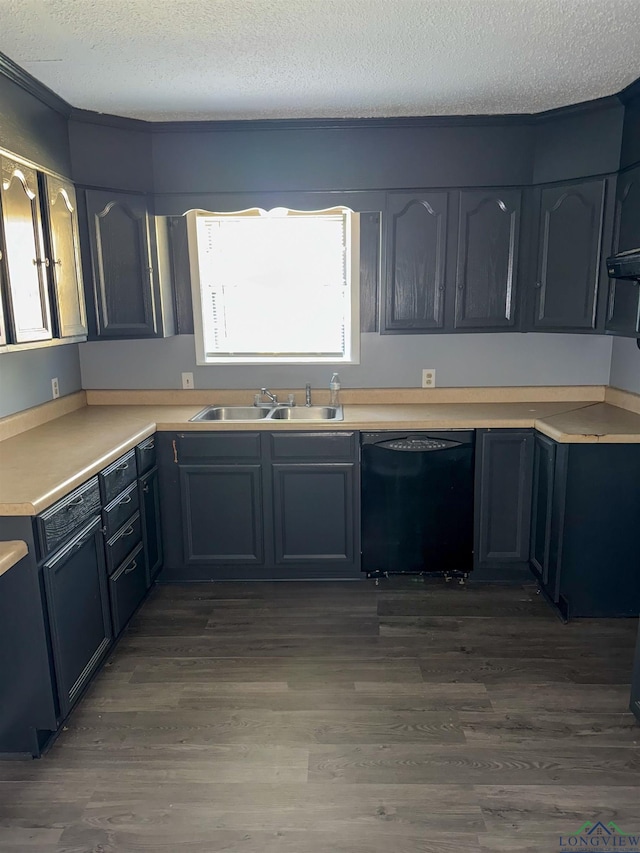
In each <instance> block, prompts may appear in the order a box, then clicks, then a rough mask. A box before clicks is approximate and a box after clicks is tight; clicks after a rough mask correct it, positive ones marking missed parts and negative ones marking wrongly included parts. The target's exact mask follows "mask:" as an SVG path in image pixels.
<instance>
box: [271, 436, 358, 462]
mask: <svg viewBox="0 0 640 853" xmlns="http://www.w3.org/2000/svg"><path fill="white" fill-rule="evenodd" d="M271 452H272V456H273V458H274V459H353V458H354V457H355V452H356V443H355V433H353V432H306V433H287V434H286V435H284V434H279V435H274V434H272V435H271Z"/></svg>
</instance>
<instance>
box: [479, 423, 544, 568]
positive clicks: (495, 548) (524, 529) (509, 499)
mask: <svg viewBox="0 0 640 853" xmlns="http://www.w3.org/2000/svg"><path fill="white" fill-rule="evenodd" d="M533 458H534V432H533V430H530V429H526V430H515V429H489V430H487V429H479V430H476V471H475V522H474V569H473V574H472V575H471V578H470V580H472V581H500V580H505V581H508V580H514V581H516V580H522V579H526V578H527V577H528V576H529V572H528V565H527V563H528V559H529V525H530V517H531V480H532V473H533Z"/></svg>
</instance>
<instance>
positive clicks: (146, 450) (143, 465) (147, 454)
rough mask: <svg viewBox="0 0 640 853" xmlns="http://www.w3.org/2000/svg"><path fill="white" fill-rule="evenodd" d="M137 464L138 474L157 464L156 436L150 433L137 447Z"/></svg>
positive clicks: (144, 472)
mask: <svg viewBox="0 0 640 853" xmlns="http://www.w3.org/2000/svg"><path fill="white" fill-rule="evenodd" d="M136 464H137V467H138V476H140V475H141V474H146V472H147V471H150V470H151V469H152V468H153V466H154V465H155V464H156V437H155V435H150V436H149V438H147V439H146V440H145V441H142V442H140V444H139V445H138V446H137V447H136Z"/></svg>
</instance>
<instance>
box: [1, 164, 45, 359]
mask: <svg viewBox="0 0 640 853" xmlns="http://www.w3.org/2000/svg"><path fill="white" fill-rule="evenodd" d="M0 166H1V170H2V178H1V183H0V202H1V204H2V244H3V255H4V259H3V260H4V273H5V276H6V280H7V288H6V295H7V298H8V303H9V304H8V306H7V309H8V315H9V321H10V325H11V340H12V341H13V342H15V343H27V342H31V341H45V340H49V339H50V338H51V337H52V334H53V333H52V326H51V308H50V304H49V290H48V283H47V275H46V270H47V267H48V265H49V259H48V258H47V257H46V256H45V247H44V238H43V230H42V218H41V212H40V194H39V188H38V176H37V172H36V170H35V169H33V168H31V167H30V166H27V165H26V164H24V163H22V162H20V161H18V160H14V159H13V158H11V157H8V156H7V155H5V154H3V155H1V156H0Z"/></svg>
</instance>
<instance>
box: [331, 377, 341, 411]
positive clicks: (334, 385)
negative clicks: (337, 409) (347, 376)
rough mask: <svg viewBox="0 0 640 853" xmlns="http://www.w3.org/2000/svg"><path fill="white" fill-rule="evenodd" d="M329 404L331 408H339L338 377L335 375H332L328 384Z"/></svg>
mask: <svg viewBox="0 0 640 853" xmlns="http://www.w3.org/2000/svg"><path fill="white" fill-rule="evenodd" d="M329 393H330V397H329V404H330V405H331V406H339V405H340V377H339V376H338V374H337V373H334V374H333V376H332V377H331V382H330V383H329Z"/></svg>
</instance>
